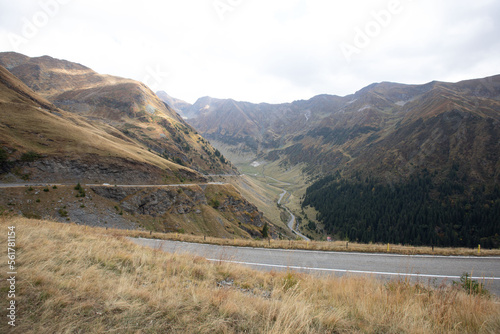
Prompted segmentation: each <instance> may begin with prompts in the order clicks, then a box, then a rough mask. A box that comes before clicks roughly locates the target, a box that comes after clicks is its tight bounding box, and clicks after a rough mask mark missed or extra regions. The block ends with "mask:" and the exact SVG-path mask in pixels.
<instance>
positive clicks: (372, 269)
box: [129, 238, 500, 296]
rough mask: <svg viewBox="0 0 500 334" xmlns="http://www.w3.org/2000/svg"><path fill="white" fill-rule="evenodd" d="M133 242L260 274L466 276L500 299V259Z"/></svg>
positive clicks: (433, 279) (426, 279)
mask: <svg viewBox="0 0 500 334" xmlns="http://www.w3.org/2000/svg"><path fill="white" fill-rule="evenodd" d="M129 240H131V241H132V242H134V243H136V244H138V245H142V246H147V247H152V248H154V249H161V250H163V251H165V252H170V253H189V254H194V255H198V256H202V257H205V258H207V259H208V260H209V261H212V262H228V263H234V264H241V265H245V266H249V267H252V268H256V269H260V270H292V271H298V272H309V273H317V274H330V275H331V274H334V275H336V276H342V275H368V276H373V277H376V278H381V279H394V278H396V279H397V278H401V279H405V278H409V279H411V280H412V281H414V282H415V281H418V282H420V283H422V284H431V285H433V286H439V285H440V284H443V283H444V284H450V283H451V282H452V281H459V280H460V276H461V275H462V274H463V273H465V272H467V273H469V274H471V275H472V278H473V279H475V280H478V281H481V282H484V283H485V285H486V288H487V289H488V290H489V291H490V292H492V293H494V294H496V295H498V296H500V257H468V256H431V255H398V254H374V253H345V252H323V251H306V250H283V249H265V248H248V247H232V246H217V245H205V244H194V243H186V242H178V241H168V240H153V239H143V238H129Z"/></svg>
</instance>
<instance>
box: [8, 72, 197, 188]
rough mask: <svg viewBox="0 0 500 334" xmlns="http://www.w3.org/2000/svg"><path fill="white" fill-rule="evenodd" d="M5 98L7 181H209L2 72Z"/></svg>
mask: <svg viewBox="0 0 500 334" xmlns="http://www.w3.org/2000/svg"><path fill="white" fill-rule="evenodd" d="M0 94H1V95H0V105H1V112H0V119H1V122H0V128H1V132H0V149H1V152H2V154H1V156H2V157H3V159H2V172H3V173H2V174H3V175H2V177H3V178H22V179H25V180H28V179H29V180H31V181H46V182H56V181H92V182H94V181H100V182H128V183H145V182H163V180H164V179H165V178H166V177H170V178H172V179H173V180H174V179H175V180H178V178H177V177H176V175H178V176H180V177H190V178H193V179H198V180H203V179H204V177H203V176H202V175H200V174H198V173H197V172H195V171H193V170H190V169H188V168H185V167H181V166H179V165H177V164H175V163H172V162H169V161H167V160H165V159H163V158H161V157H159V156H158V155H155V154H152V153H151V152H149V151H148V150H147V149H146V148H145V147H144V146H141V145H139V144H138V143H136V142H134V141H133V140H131V139H129V138H127V137H126V136H124V135H123V134H122V133H121V132H119V131H118V130H116V129H115V128H112V127H110V126H108V125H107V124H97V123H89V122H88V121H87V120H85V119H84V118H82V117H80V116H78V115H75V114H72V113H68V112H66V111H64V110H61V109H59V108H57V107H56V106H55V105H53V104H52V103H51V102H49V101H47V100H46V99H45V98H43V97H41V96H39V95H37V94H36V93H35V92H33V91H32V90H31V89H30V88H28V87H27V86H26V85H25V84H24V83H22V82H21V81H19V80H18V79H17V78H16V77H14V76H13V75H12V74H11V73H10V72H9V71H7V70H6V69H5V68H3V67H1V66H0ZM118 171H119V172H118Z"/></svg>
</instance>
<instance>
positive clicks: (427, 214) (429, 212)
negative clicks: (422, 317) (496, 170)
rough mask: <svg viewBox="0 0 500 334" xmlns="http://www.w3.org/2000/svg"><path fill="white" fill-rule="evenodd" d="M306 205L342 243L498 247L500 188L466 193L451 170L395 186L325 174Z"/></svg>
mask: <svg viewBox="0 0 500 334" xmlns="http://www.w3.org/2000/svg"><path fill="white" fill-rule="evenodd" d="M302 205H303V206H304V207H305V206H313V207H314V208H315V209H316V210H317V211H318V212H319V213H318V216H317V218H318V220H320V221H322V222H323V223H324V224H325V230H326V232H327V233H330V234H333V235H335V236H336V237H337V238H339V239H342V240H351V241H358V242H364V243H368V242H383V243H386V242H390V243H395V244H411V245H416V246H419V245H428V246H433V245H434V246H445V247H447V246H453V247H477V245H478V244H481V247H484V248H498V247H500V236H499V235H500V187H499V186H498V185H495V186H494V187H492V189H490V190H489V191H486V189H485V187H484V186H480V187H477V188H475V189H473V190H471V189H465V186H464V182H463V180H461V179H459V178H458V177H457V174H456V173H455V171H454V170H453V169H452V170H451V171H450V173H449V174H448V175H447V176H446V177H445V178H444V180H440V181H436V180H435V178H433V177H432V176H431V175H430V174H429V173H428V172H427V171H425V170H424V171H423V172H422V173H420V174H419V175H418V176H414V177H411V178H410V179H409V180H408V181H407V182H404V183H397V184H384V183H382V182H376V181H375V180H372V179H369V178H367V179H365V180H364V181H363V180H361V179H360V178H359V177H358V178H357V179H356V178H355V181H352V180H346V179H343V178H341V177H340V175H339V174H337V175H334V176H327V177H325V178H323V179H320V180H319V181H317V182H315V183H314V184H313V185H311V186H310V187H309V188H308V189H307V192H306V196H305V199H304V202H303V204H302Z"/></svg>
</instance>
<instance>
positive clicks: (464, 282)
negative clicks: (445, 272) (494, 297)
mask: <svg viewBox="0 0 500 334" xmlns="http://www.w3.org/2000/svg"><path fill="white" fill-rule="evenodd" d="M453 285H454V286H458V287H460V288H462V289H463V290H464V291H465V292H467V293H468V294H470V295H489V291H488V290H486V289H485V287H484V284H483V283H479V282H478V281H476V280H473V279H472V278H471V277H470V276H469V273H463V274H462V276H460V282H456V281H453Z"/></svg>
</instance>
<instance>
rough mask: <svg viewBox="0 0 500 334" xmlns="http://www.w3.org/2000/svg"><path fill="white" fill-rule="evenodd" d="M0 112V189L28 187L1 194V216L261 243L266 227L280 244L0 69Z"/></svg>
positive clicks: (234, 198)
mask: <svg viewBox="0 0 500 334" xmlns="http://www.w3.org/2000/svg"><path fill="white" fill-rule="evenodd" d="M0 111H1V112H0V129H1V131H0V181H1V183H20V184H24V183H30V184H33V186H30V187H14V188H3V187H0V212H10V213H14V214H19V215H23V216H26V217H48V218H51V219H56V220H59V221H63V222H66V221H71V222H77V223H80V224H86V225H93V226H102V227H105V226H113V227H117V228H133V229H147V230H153V231H179V232H182V233H193V234H198V235H209V236H219V237H226V238H234V237H239V238H251V237H262V234H261V232H262V229H263V226H264V224H266V223H267V224H268V226H269V234H270V235H271V236H273V237H278V236H279V235H286V231H283V230H282V229H281V230H278V229H277V228H275V226H274V225H273V224H272V223H271V222H269V221H268V220H267V219H266V218H265V217H264V216H263V214H262V213H261V212H259V211H258V210H257V208H256V207H255V206H254V205H252V204H251V203H249V202H248V201H246V200H245V199H244V198H243V197H242V196H241V194H240V193H239V192H238V191H236V189H234V188H233V187H232V186H230V185H224V184H217V185H216V184H208V183H206V182H207V180H206V178H205V176H203V175H202V174H200V173H199V172H197V171H194V170H192V169H189V168H187V167H183V166H180V165H178V164H176V163H174V162H171V161H169V160H167V159H165V158H164V157H161V156H159V155H158V154H155V153H154V152H152V151H151V150H149V149H148V148H147V147H146V146H145V145H144V144H143V143H141V142H139V141H136V140H134V139H132V138H130V137H127V136H125V135H124V134H123V133H122V132H120V131H118V130H117V129H116V128H114V127H112V126H111V125H109V124H107V123H105V122H101V121H98V120H93V121H88V120H87V119H86V118H85V117H82V116H80V115H78V114H76V113H70V112H67V111H65V110H63V109H60V108H58V107H56V106H55V105H53V104H52V103H51V102H49V101H47V100H46V99H45V98H43V97H41V96H39V95H38V94H37V93H35V92H33V91H32V90H31V89H30V88H28V87H27V86H26V85H25V84H24V83H22V82H21V81H20V80H18V79H17V78H16V77H14V76H13V75H12V74H11V73H10V72H9V71H7V70H6V69H5V68H3V67H1V66H0ZM214 156H215V155H214ZM80 182H81V183H82V185H83V186H82V187H81V188H79V189H75V186H76V185H77V183H80ZM188 182H189V183H194V184H191V185H186V186H181V185H178V186H170V187H167V188H165V187H164V188H161V187H158V188H154V187H148V188H144V187H141V186H137V187H127V188H116V187H108V186H97V185H94V186H87V185H86V184H87V183H89V184H102V183H109V184H125V185H148V184H155V185H162V184H182V183H188ZM47 183H49V184H51V185H50V186H41V185H40V184H43V185H45V184H47ZM54 183H62V184H58V186H52V184H54ZM34 184H39V186H35V185H34ZM77 188H78V187H77ZM159 203H160V204H159Z"/></svg>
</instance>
